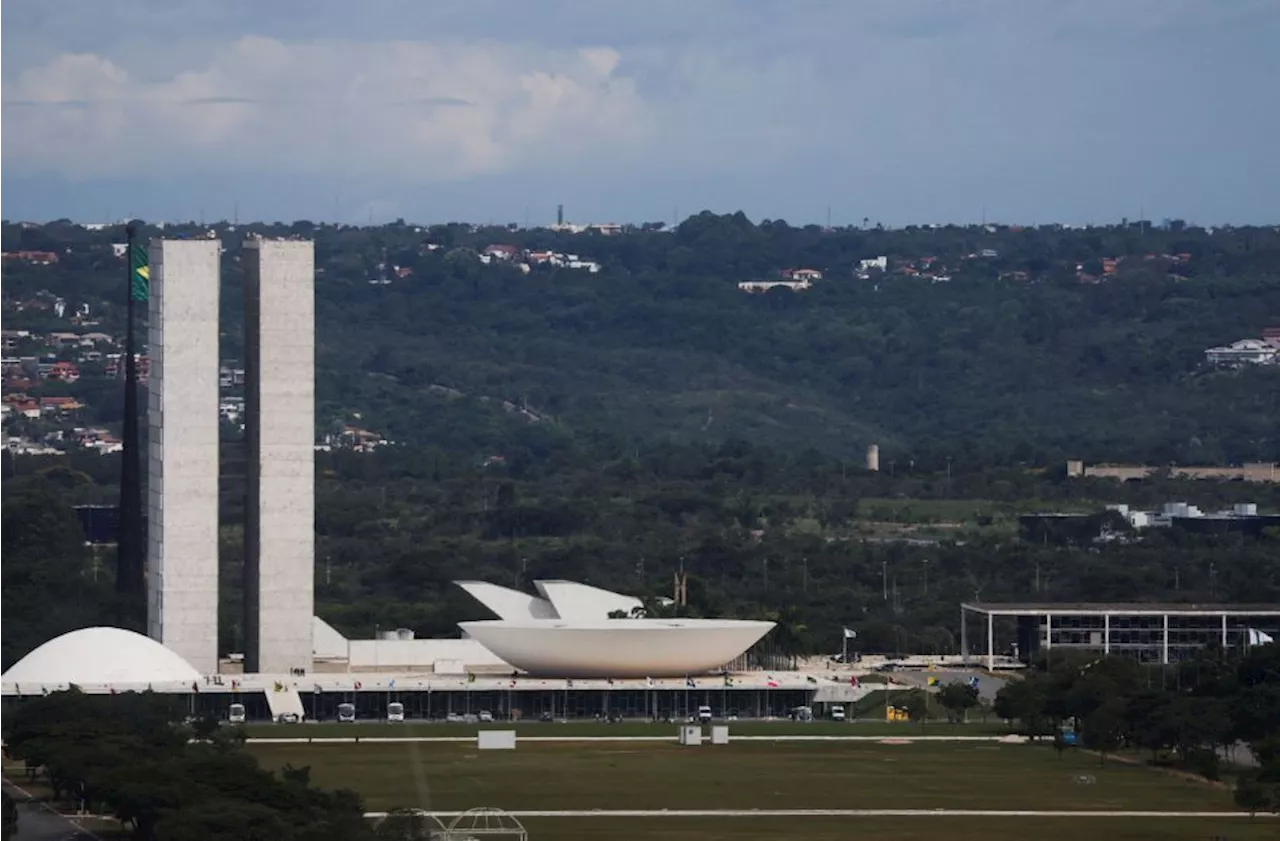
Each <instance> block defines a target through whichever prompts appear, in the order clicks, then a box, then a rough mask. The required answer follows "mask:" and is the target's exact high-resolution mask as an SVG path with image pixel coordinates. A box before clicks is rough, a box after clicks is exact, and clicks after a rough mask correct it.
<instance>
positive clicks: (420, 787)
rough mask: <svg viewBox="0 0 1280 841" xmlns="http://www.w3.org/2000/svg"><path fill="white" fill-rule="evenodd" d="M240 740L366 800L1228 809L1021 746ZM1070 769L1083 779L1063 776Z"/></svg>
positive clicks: (380, 806)
mask: <svg viewBox="0 0 1280 841" xmlns="http://www.w3.org/2000/svg"><path fill="white" fill-rule="evenodd" d="M250 749H251V751H252V752H253V753H254V754H255V755H257V756H258V757H259V759H260V760H261V761H262V762H263V763H264V764H265V765H266V766H268V767H273V768H278V767H281V766H283V765H285V764H292V765H295V766H302V765H309V766H311V776H312V780H313V781H314V782H315V783H317V784H319V785H322V786H326V787H348V788H353V789H355V790H356V791H358V792H360V794H362V795H363V796H364V798H365V803H366V806H367V808H369V809H370V810H376V811H382V810H388V809H393V808H396V807H404V806H415V807H419V808H426V809H440V810H457V809H467V808H471V807H474V806H497V807H501V808H504V809H597V808H598V809H752V808H761V809H770V808H775V809H804V808H811V809H822V808H849V809H857V808H886V809H892V808H902V809H934V808H943V809H947V808H950V809H961V808H970V809H1038V810H1045V809H1080V810H1089V809H1098V810H1111V809H1123V810H1132V809H1147V810H1175V811H1198V810H1219V809H1221V810H1231V809H1233V808H1234V806H1233V805H1232V802H1231V795H1230V792H1228V791H1226V790H1225V789H1221V788H1215V787H1212V786H1209V785H1206V784H1204V783H1200V782H1195V781H1191V780H1185V779H1181V778H1178V777H1175V776H1172V775H1168V774H1162V773H1159V772H1156V771H1152V770H1150V769H1147V768H1143V767H1141V766H1134V765H1126V764H1122V763H1118V762H1117V763H1107V764H1106V765H1105V766H1101V765H1099V762H1098V759H1097V758H1096V757H1094V756H1092V755H1087V754H1072V753H1069V754H1067V755H1066V756H1064V757H1063V758H1058V757H1057V756H1056V755H1055V754H1054V753H1053V752H1052V751H1051V750H1049V749H1047V748H1044V747H1039V746H1026V745H996V744H983V743H973V742H934V743H916V744H912V745H896V746H888V745H881V744H878V743H875V742H844V743H840V742H781V743H770V742H749V743H748V742H740V743H738V744H730V745H727V746H710V745H704V746H703V747H700V748H685V747H681V746H679V745H676V744H664V743H643V742H641V743H637V742H632V743H622V742H597V743H559V744H557V743H545V742H544V743H526V744H524V745H521V746H520V747H518V748H517V749H516V750H515V751H485V752H484V753H483V754H482V753H480V752H479V751H478V750H476V748H475V747H474V746H473V745H470V744H462V743H420V742H411V743H396V744H387V743H380V744H362V745H353V744H350V743H346V744H341V743H340V744H328V745H306V744H302V745H251V746H250ZM1081 774H1088V775H1092V776H1093V777H1094V779H1095V782H1094V783H1092V784H1081V783H1078V782H1076V781H1075V777H1076V776H1077V775H1081ZM902 820H905V819H902ZM995 820H1009V819H1007V818H999V819H995ZM1275 828H1276V827H1275V826H1273V827H1272V829H1273V830H1274V829H1275ZM936 830H937V827H936V826H934V831H935V832H936ZM931 837H937V836H936V835H935V836H931ZM1099 837H1101V836H1099Z"/></svg>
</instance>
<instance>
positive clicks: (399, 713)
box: [387, 701, 404, 721]
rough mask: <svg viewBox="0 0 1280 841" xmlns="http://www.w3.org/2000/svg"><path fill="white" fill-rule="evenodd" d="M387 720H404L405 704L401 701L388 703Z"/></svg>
mask: <svg viewBox="0 0 1280 841" xmlns="http://www.w3.org/2000/svg"><path fill="white" fill-rule="evenodd" d="M387 721H404V704H402V703H400V702H399V701H392V702H391V703H390V704H387Z"/></svg>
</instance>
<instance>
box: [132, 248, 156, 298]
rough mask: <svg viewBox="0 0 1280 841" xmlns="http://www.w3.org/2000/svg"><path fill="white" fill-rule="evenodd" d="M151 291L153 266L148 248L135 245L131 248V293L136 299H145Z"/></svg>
mask: <svg viewBox="0 0 1280 841" xmlns="http://www.w3.org/2000/svg"><path fill="white" fill-rule="evenodd" d="M150 292H151V267H150V266H149V265H148V264H147V249H146V248H145V247H143V246H141V245H135V246H133V247H132V248H131V249H130V250H129V294H130V295H131V296H132V297H133V300H135V301H145V300H147V298H148V296H149V295H150Z"/></svg>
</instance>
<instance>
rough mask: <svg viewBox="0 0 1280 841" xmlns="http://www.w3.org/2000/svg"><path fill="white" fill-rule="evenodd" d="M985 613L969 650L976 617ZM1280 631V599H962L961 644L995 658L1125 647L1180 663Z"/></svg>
mask: <svg viewBox="0 0 1280 841" xmlns="http://www.w3.org/2000/svg"><path fill="white" fill-rule="evenodd" d="M971 615H973V616H977V617H978V618H979V619H981V620H984V623H983V624H984V628H983V631H984V634H983V637H982V638H981V639H982V642H981V644H980V645H979V646H977V651H976V652H974V651H971V650H970V643H969V640H970V638H969V621H970V616H971ZM1277 637H1280V605H1274V604H1237V605H1229V604H1170V603H1167V604H1160V603H1141V602H1139V603H1129V604H1087V603H1052V602H1049V603H1045V602H1036V603H1022V602H1020V603H990V602H983V603H974V604H961V605H960V650H961V651H962V652H963V653H964V654H965V655H966V657H968V656H971V655H974V654H975V653H976V657H974V659H975V660H978V661H985V662H986V663H987V664H988V668H990V667H991V665H993V664H994V661H995V658H996V656H997V652H998V653H1000V654H1003V653H1004V652H1005V651H1010V650H1012V651H1015V652H1016V656H1017V657H1018V658H1019V659H1021V660H1023V661H1024V662H1029V661H1030V660H1031V659H1032V658H1033V657H1034V656H1035V654H1036V653H1037V652H1039V651H1041V650H1044V651H1045V652H1050V651H1086V652H1093V653H1097V654H1103V655H1110V654H1123V655H1127V656H1131V657H1134V658H1136V659H1138V660H1140V661H1142V662H1145V663H1161V664H1169V663H1176V662H1178V661H1179V660H1184V659H1187V658H1188V657H1191V656H1193V655H1194V654H1195V653H1196V652H1197V651H1199V650H1201V649H1203V648H1206V647H1209V646H1221V647H1222V648H1244V647H1248V646H1250V645H1254V644H1256V643H1257V642H1258V640H1260V639H1266V638H1277Z"/></svg>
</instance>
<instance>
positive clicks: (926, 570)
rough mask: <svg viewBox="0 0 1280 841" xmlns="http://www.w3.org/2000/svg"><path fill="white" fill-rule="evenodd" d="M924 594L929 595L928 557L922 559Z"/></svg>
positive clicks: (926, 596)
mask: <svg viewBox="0 0 1280 841" xmlns="http://www.w3.org/2000/svg"><path fill="white" fill-rule="evenodd" d="M924 595H925V598H928V596H929V559H928V558H925V559H924Z"/></svg>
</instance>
